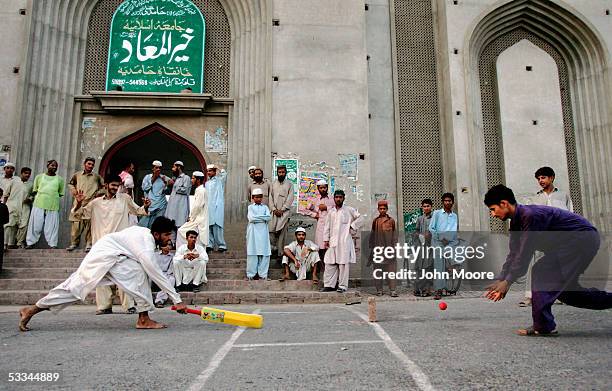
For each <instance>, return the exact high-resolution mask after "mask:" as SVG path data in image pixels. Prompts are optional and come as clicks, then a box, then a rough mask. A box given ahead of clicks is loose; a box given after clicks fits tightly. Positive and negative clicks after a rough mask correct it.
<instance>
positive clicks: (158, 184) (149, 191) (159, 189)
mask: <svg viewBox="0 0 612 391" xmlns="http://www.w3.org/2000/svg"><path fill="white" fill-rule="evenodd" d="M152 166H153V168H151V174H147V175H146V176H145V177H144V179H143V180H142V191H143V192H144V195H145V198H148V199H149V200H150V201H151V206H149V215H148V216H145V217H143V218H142V219H140V222H139V223H138V225H140V226H141V227H147V228H151V224H153V222H154V221H155V219H156V218H158V217H162V216H163V215H164V213H166V207H167V206H168V201H166V194H165V192H166V188H167V187H168V177H167V176H165V175H162V173H161V168H162V163H161V162H160V161H159V160H155V161H153V163H152Z"/></svg>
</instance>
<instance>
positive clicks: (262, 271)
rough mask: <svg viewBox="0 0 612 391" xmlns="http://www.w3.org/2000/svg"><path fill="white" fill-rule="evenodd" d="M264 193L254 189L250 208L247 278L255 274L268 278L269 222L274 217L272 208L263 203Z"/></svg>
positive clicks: (269, 252) (247, 236) (247, 237)
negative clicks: (271, 213) (271, 211)
mask: <svg viewBox="0 0 612 391" xmlns="http://www.w3.org/2000/svg"><path fill="white" fill-rule="evenodd" d="M262 199H263V193H262V191H261V189H254V190H253V201H254V202H253V203H252V204H251V205H249V208H248V220H249V224H248V226H247V234H246V239H247V270H246V274H247V279H249V280H251V279H252V278H253V277H255V274H257V275H259V278H261V279H264V280H265V279H267V278H268V267H269V266H270V254H271V247H270V234H269V233H268V222H269V221H270V219H271V218H272V216H271V215H270V209H268V207H267V206H266V205H263V204H262V203H261V201H262Z"/></svg>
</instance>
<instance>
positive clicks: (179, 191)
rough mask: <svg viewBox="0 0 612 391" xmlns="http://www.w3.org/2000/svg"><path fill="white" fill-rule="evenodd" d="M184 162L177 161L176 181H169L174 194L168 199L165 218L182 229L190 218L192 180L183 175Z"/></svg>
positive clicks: (175, 163) (174, 168)
mask: <svg viewBox="0 0 612 391" xmlns="http://www.w3.org/2000/svg"><path fill="white" fill-rule="evenodd" d="M183 166H184V164H183V162H182V161H180V160H177V161H176V162H174V164H173V165H172V174H173V175H174V179H170V180H168V186H172V193H171V194H170V199H168V206H167V207H166V214H165V216H166V217H167V218H169V219H170V220H174V225H175V226H176V227H180V226H181V225H183V224H185V222H186V221H187V219H188V218H189V193H190V192H191V178H190V177H189V176H187V175H185V173H183Z"/></svg>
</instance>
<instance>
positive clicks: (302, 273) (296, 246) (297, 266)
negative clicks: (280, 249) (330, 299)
mask: <svg viewBox="0 0 612 391" xmlns="http://www.w3.org/2000/svg"><path fill="white" fill-rule="evenodd" d="M295 239H296V240H294V241H293V242H291V243H289V244H288V245H286V246H285V255H284V256H283V266H284V267H285V274H284V275H283V277H282V278H281V281H284V280H289V279H290V278H291V277H290V275H289V271H291V273H293V274H295V276H296V277H297V279H298V280H305V279H306V273H308V272H309V271H310V270H311V269H312V283H313V284H318V283H319V278H318V277H317V266H318V265H319V262H320V261H321V259H320V258H319V253H318V251H319V247H318V246H317V245H316V244H314V243H313V242H312V241H310V240H306V230H305V229H304V228H302V227H298V228H297V229H296V230H295Z"/></svg>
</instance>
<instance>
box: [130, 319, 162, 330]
mask: <svg viewBox="0 0 612 391" xmlns="http://www.w3.org/2000/svg"><path fill="white" fill-rule="evenodd" d="M167 327H168V326H166V325H165V324H162V323H158V322H156V321H154V320H153V319H150V318H148V319H147V320H141V319H138V322H137V323H136V328H137V329H165V328H167Z"/></svg>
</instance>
